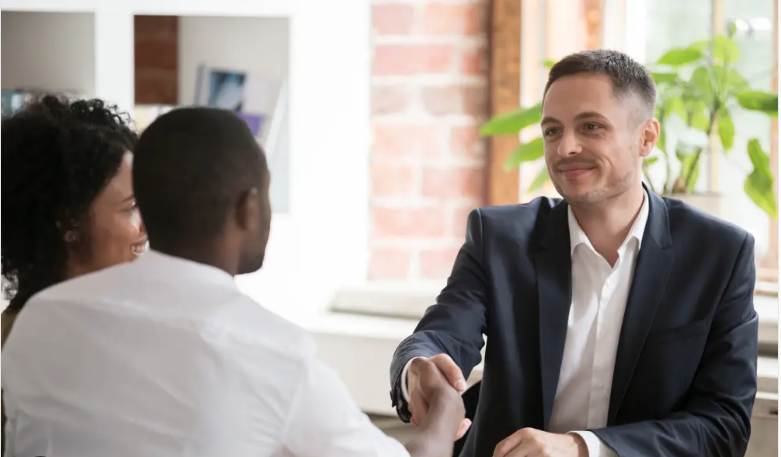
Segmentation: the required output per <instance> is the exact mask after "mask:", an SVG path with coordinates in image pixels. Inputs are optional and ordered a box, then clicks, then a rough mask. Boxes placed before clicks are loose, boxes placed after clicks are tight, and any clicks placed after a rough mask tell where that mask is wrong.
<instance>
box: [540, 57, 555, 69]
mask: <svg viewBox="0 0 781 457" xmlns="http://www.w3.org/2000/svg"><path fill="white" fill-rule="evenodd" d="M542 65H543V66H544V67H545V68H547V69H548V70H550V69H551V68H553V66H554V65H556V61H555V60H550V59H547V60H543V61H542Z"/></svg>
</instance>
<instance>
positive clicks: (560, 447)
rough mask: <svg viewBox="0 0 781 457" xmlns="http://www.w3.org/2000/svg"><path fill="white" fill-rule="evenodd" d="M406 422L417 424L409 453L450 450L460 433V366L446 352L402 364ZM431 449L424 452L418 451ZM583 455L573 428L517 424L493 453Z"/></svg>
mask: <svg viewBox="0 0 781 457" xmlns="http://www.w3.org/2000/svg"><path fill="white" fill-rule="evenodd" d="M406 382H407V392H408V395H409V401H408V408H409V412H410V414H411V415H412V419H411V422H412V424H413V425H415V426H416V427H418V428H419V429H420V432H421V433H420V434H419V436H418V438H417V439H416V440H413V441H412V442H410V443H407V450H408V451H410V455H412V456H417V455H450V453H452V444H453V441H457V440H459V439H461V438H462V437H463V436H464V434H465V433H466V432H467V430H469V427H470V426H471V425H472V422H471V421H470V420H469V419H467V418H466V417H465V416H464V415H465V411H464V402H463V401H462V399H461V394H462V393H463V392H464V391H465V390H466V381H465V380H464V377H463V374H462V373H461V369H460V368H459V367H458V365H456V363H455V362H454V361H453V359H451V358H450V356H448V355H447V354H439V355H436V356H434V357H431V358H428V359H427V358H422V357H419V358H415V359H413V360H412V362H410V365H409V368H408V370H407V379H406ZM423 448H425V449H426V450H427V451H433V450H434V449H436V451H434V452H432V453H431V454H428V453H427V452H423V451H422V449H423ZM587 455H589V451H588V449H587V446H586V443H585V441H584V440H583V438H582V437H581V436H579V435H577V434H555V433H548V432H544V431H541V430H536V429H532V428H524V429H522V430H518V431H517V432H515V433H513V434H512V435H510V436H508V437H507V438H506V439H504V440H503V441H502V442H500V443H499V444H498V445H497V446H496V448H495V449H494V453H493V457H582V456H587Z"/></svg>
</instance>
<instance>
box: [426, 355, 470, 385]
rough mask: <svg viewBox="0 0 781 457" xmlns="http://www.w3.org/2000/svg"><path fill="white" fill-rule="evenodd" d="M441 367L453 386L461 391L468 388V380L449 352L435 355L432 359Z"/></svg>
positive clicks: (440, 369)
mask: <svg viewBox="0 0 781 457" xmlns="http://www.w3.org/2000/svg"><path fill="white" fill-rule="evenodd" d="M430 360H431V361H432V362H434V364H435V365H436V366H437V368H439V371H441V372H442V374H444V375H445V378H447V381H448V382H449V383H450V385H451V386H453V388H455V389H456V390H457V391H459V392H463V391H465V390H466V380H464V374H463V373H461V368H459V367H458V365H456V362H454V361H453V359H451V358H450V356H449V355H447V354H439V355H435V356H434V357H432V358H431V359H430Z"/></svg>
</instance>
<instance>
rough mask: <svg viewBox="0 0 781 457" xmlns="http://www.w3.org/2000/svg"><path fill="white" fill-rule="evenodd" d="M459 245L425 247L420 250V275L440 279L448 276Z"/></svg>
mask: <svg viewBox="0 0 781 457" xmlns="http://www.w3.org/2000/svg"><path fill="white" fill-rule="evenodd" d="M459 248H460V246H459V247H456V246H453V247H447V248H440V249H425V250H423V251H421V252H420V275H421V276H422V277H424V278H430V279H441V278H447V277H448V276H450V272H451V271H452V269H453V263H454V262H455V260H456V256H457V255H458V250H459Z"/></svg>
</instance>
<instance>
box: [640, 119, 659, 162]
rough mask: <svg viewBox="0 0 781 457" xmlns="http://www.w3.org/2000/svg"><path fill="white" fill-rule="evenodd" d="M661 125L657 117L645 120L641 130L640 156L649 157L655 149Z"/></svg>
mask: <svg viewBox="0 0 781 457" xmlns="http://www.w3.org/2000/svg"><path fill="white" fill-rule="evenodd" d="M660 133H661V127H660V126H659V121H657V120H656V119H653V118H651V119H648V120H646V121H645V122H643V124H642V127H641V130H640V148H639V151H638V152H639V153H640V157H643V158H645V157H648V156H649V155H651V153H652V152H653V151H654V148H655V147H656V143H657V142H658V141H659V135H660Z"/></svg>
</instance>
